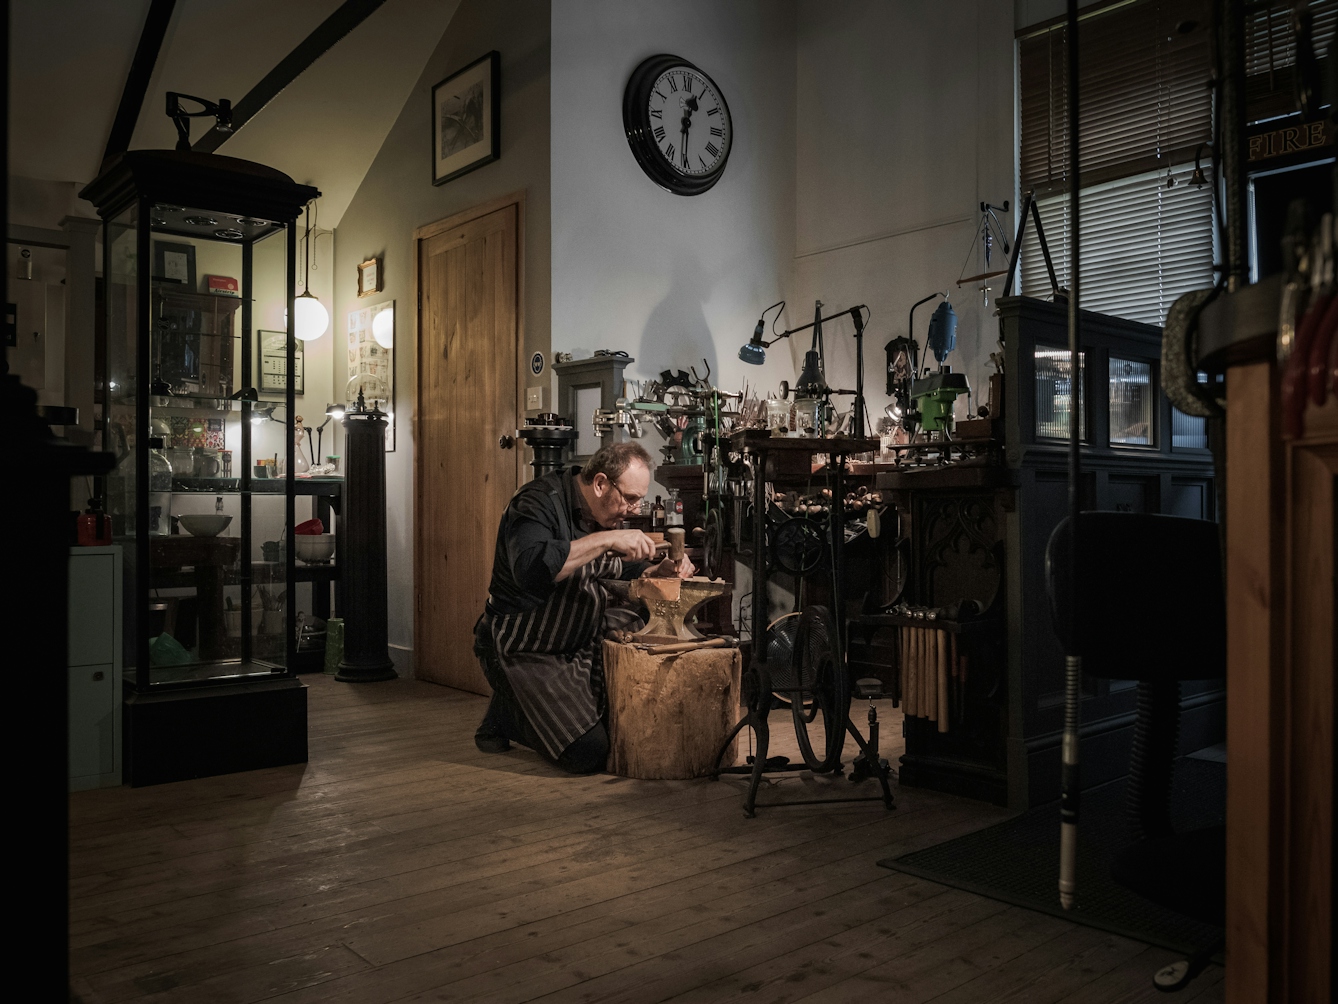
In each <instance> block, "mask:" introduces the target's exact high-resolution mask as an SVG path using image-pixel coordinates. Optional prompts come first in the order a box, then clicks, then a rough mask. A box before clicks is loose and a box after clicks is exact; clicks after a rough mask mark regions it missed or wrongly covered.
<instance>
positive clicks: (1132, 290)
mask: <svg viewBox="0 0 1338 1004" xmlns="http://www.w3.org/2000/svg"><path fill="white" fill-rule="evenodd" d="M1193 166H1194V165H1193V164H1192V163H1189V164H1183V165H1177V166H1176V167H1174V168H1173V169H1172V172H1171V175H1172V178H1173V179H1175V181H1176V184H1175V185H1174V186H1173V187H1171V188H1167V187H1166V173H1165V172H1164V171H1148V172H1145V173H1143V174H1136V175H1134V176H1133V177H1129V178H1120V179H1118V180H1116V181H1108V182H1106V183H1104V184H1101V185H1093V186H1090V187H1087V188H1084V189H1083V191H1082V197H1081V199H1080V202H1079V213H1080V214H1081V219H1080V220H1079V223H1080V225H1081V230H1082V234H1081V240H1082V248H1081V255H1082V289H1081V290H1080V296H1081V302H1082V306H1083V309H1084V310H1094V311H1096V312H1097V313H1101V314H1110V315H1113V316H1115V317H1124V318H1128V319H1129V320H1131V321H1142V322H1143V323H1144V324H1155V325H1160V324H1162V322H1163V321H1164V320H1165V319H1166V311H1167V310H1168V309H1170V306H1171V304H1172V303H1174V302H1175V299H1176V298H1177V297H1178V296H1180V295H1181V294H1182V293H1187V292H1189V291H1190V290H1193V289H1207V288H1208V287H1210V286H1211V285H1212V284H1213V241H1212V213H1213V207H1212V188H1211V187H1210V186H1208V185H1205V186H1204V187H1202V188H1197V187H1195V186H1194V185H1193V184H1191V183H1190V182H1189V180H1188V179H1189V174H1190V172H1191V171H1192V170H1193ZM1037 208H1038V209H1039V210H1040V213H1041V220H1042V223H1043V224H1044V226H1045V236H1046V240H1047V242H1048V243H1049V245H1050V255H1051V257H1052V258H1053V259H1054V263H1055V272H1056V274H1057V276H1058V278H1059V284H1060V286H1065V287H1066V286H1068V284H1069V243H1068V237H1069V234H1068V227H1069V200H1068V195H1067V193H1062V192H1061V193H1055V194H1052V195H1046V196H1042V197H1041V198H1040V199H1039V200H1038V201H1037ZM1028 230H1029V232H1028V235H1027V238H1026V239H1025V240H1024V241H1023V243H1022V260H1021V269H1022V295H1023V296H1035V297H1038V298H1044V297H1047V296H1048V295H1049V293H1050V278H1049V275H1048V274H1047V273H1046V270H1045V262H1044V260H1043V258H1042V257H1041V251H1040V244H1039V242H1038V241H1037V240H1036V239H1035V237H1034V235H1033V234H1031V233H1030V228H1028Z"/></svg>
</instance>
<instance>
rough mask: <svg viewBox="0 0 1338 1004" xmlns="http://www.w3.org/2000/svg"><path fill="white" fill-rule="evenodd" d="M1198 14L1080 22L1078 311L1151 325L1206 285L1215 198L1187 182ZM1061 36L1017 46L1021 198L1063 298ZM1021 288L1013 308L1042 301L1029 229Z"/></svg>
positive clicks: (1200, 63)
mask: <svg viewBox="0 0 1338 1004" xmlns="http://www.w3.org/2000/svg"><path fill="white" fill-rule="evenodd" d="M1209 15H1210V11H1209V9H1208V4H1207V0H1141V2H1134V3H1126V4H1120V5H1116V6H1112V7H1110V8H1107V9H1105V10H1103V11H1100V12H1097V13H1096V14H1093V15H1090V16H1088V17H1087V18H1085V19H1084V20H1083V21H1081V22H1080V25H1079V31H1080V33H1081V34H1080V37H1079V43H1080V49H1079V52H1080V65H1079V71H1080V72H1079V86H1080V87H1081V89H1082V90H1081V97H1082V101H1081V105H1080V108H1081V131H1080V139H1081V147H1080V157H1081V178H1082V199H1081V213H1082V219H1081V221H1080V222H1081V226H1082V291H1081V295H1082V305H1083V307H1084V308H1085V309H1087V310H1094V311H1098V312H1100V313H1105V314H1111V315H1114V316H1116V317H1125V318H1128V319H1130V320H1135V321H1142V322H1144V323H1147V324H1156V325H1160V324H1161V323H1162V322H1163V321H1164V320H1165V317H1166V310H1167V309H1168V308H1169V307H1170V305H1171V303H1172V302H1173V301H1174V300H1175V298H1176V297H1178V296H1179V295H1180V294H1182V293H1185V292H1188V291H1189V290H1191V289H1201V288H1204V287H1207V286H1211V285H1212V283H1213V270H1212V263H1213V245H1212V241H1213V227H1212V213H1213V207H1212V189H1211V187H1210V186H1209V185H1205V186H1203V187H1202V188H1199V187H1196V186H1194V185H1193V184H1191V183H1190V180H1189V175H1190V172H1191V171H1192V169H1193V158H1194V151H1195V149H1196V148H1197V147H1198V145H1199V144H1201V143H1206V142H1208V141H1209V139H1210V136H1211V128H1212V95H1211V91H1210V90H1209V88H1208V79H1209V76H1210V74H1211V51H1210V48H1209V42H1210V34H1211V24H1210V16H1209ZM1065 36H1066V32H1065V26H1064V25H1063V24H1059V25H1055V26H1053V27H1050V28H1048V29H1046V30H1043V31H1041V32H1039V33H1036V34H1033V35H1030V36H1028V37H1024V38H1022V39H1021V41H1020V42H1019V45H1018V59H1019V67H1018V69H1019V84H1020V88H1019V90H1020V93H1019V99H1020V102H1021V108H1020V112H1021V137H1020V139H1021V144H1020V150H1019V160H1020V163H1019V175H1020V180H1021V187H1022V189H1023V191H1026V190H1028V189H1033V190H1034V191H1035V192H1036V197H1037V208H1038V209H1039V210H1040V213H1041V219H1042V222H1043V224H1044V226H1045V233H1046V237H1047V238H1048V239H1049V243H1050V249H1051V255H1052V256H1053V258H1054V260H1055V271H1056V273H1057V274H1058V278H1059V283H1060V285H1061V286H1067V285H1068V284H1069V249H1068V197H1067V191H1068V185H1069V181H1068V156H1067V151H1068V133H1067V130H1068V121H1067V108H1068V93H1067V86H1066V80H1067V75H1066V70H1065V59H1066V57H1067V52H1066V40H1065ZM1205 160H1206V158H1205ZM1204 167H1205V170H1208V165H1207V163H1205V165H1204ZM1209 173H1211V172H1210V171H1209ZM1168 182H1169V184H1168ZM1020 278H1021V291H1022V293H1023V295H1025V296H1038V297H1044V296H1048V294H1049V292H1050V282H1049V276H1048V275H1047V273H1046V270H1045V265H1044V262H1043V260H1042V257H1041V253H1040V245H1039V242H1038V241H1037V240H1036V236H1035V234H1034V232H1033V231H1032V229H1031V228H1030V227H1028V232H1027V238H1026V240H1025V241H1024V242H1023V247H1022V260H1021V276H1020Z"/></svg>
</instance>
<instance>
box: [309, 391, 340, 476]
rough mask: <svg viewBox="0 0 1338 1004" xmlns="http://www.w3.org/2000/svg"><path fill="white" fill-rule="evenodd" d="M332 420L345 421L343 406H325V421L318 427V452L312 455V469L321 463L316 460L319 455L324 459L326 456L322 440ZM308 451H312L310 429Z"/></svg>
mask: <svg viewBox="0 0 1338 1004" xmlns="http://www.w3.org/2000/svg"><path fill="white" fill-rule="evenodd" d="M331 419H338V420H339V421H343V419H344V406H343V405H342V404H327V405H326V406H325V421H324V422H322V423H321V424H320V425H318V426H316V452H315V453H313V454H312V455H311V466H312V467H315V466H316V465H317V464H318V463H319V462H320V461H318V460H317V459H316V457H317V456H318V455H319V456H322V457H323V456H324V455H325V451H324V449H323V448H322V446H321V439H322V438H323V434H324V432H325V427H326V426H327V425H329V424H330V420H331ZM307 449H308V450H310V449H311V429H310V428H308V429H307Z"/></svg>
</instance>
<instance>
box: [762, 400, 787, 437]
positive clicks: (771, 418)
mask: <svg viewBox="0 0 1338 1004" xmlns="http://www.w3.org/2000/svg"><path fill="white" fill-rule="evenodd" d="M767 428H768V429H770V430H771V434H772V435H773V436H783V435H785V433H786V432H788V431H789V428H790V402H789V401H777V400H776V399H775V398H774V397H769V398H767Z"/></svg>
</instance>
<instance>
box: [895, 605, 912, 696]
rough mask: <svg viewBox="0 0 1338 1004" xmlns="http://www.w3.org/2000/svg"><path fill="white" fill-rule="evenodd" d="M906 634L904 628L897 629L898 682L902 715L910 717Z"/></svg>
mask: <svg viewBox="0 0 1338 1004" xmlns="http://www.w3.org/2000/svg"><path fill="white" fill-rule="evenodd" d="M906 634H907V632H906V629H905V628H904V627H899V628H897V681H898V682H899V683H900V685H901V694H900V696H901V711H902V714H906V715H909V714H910V713H911V712H910V707H909V706H908V705H907V704H906V695H907V694H909V693H910V687H909V685H908V684H909V681H908V679H907V675H906V668H907V667H906V663H907V659H908V655H907V653H908V651H909V649H908V648H907V644H906V643H907V638H906Z"/></svg>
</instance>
